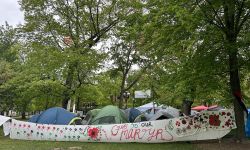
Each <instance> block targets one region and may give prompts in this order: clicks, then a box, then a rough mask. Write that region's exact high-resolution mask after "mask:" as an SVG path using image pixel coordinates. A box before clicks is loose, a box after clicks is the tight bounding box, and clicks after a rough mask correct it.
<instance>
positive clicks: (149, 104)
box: [136, 102, 157, 112]
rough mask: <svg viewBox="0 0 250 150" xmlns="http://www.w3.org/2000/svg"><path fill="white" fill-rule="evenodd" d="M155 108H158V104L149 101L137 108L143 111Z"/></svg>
mask: <svg viewBox="0 0 250 150" xmlns="http://www.w3.org/2000/svg"><path fill="white" fill-rule="evenodd" d="M153 108H155V109H157V104H156V103H155V102H150V103H147V104H145V105H142V106H139V107H137V108H136V109H138V110H139V111H141V112H146V111H148V110H151V109H153Z"/></svg>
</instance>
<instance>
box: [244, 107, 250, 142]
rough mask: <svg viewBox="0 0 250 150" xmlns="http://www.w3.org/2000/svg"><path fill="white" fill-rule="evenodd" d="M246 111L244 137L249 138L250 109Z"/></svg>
mask: <svg viewBox="0 0 250 150" xmlns="http://www.w3.org/2000/svg"><path fill="white" fill-rule="evenodd" d="M247 110H248V116H247V120H246V123H245V124H246V125H245V132H246V136H247V137H250V109H247Z"/></svg>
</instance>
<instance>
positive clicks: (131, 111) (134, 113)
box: [125, 108, 141, 122]
mask: <svg viewBox="0 0 250 150" xmlns="http://www.w3.org/2000/svg"><path fill="white" fill-rule="evenodd" d="M125 115H126V117H127V118H128V120H129V122H134V120H135V118H136V117H138V116H139V115H141V111H140V110H138V109H136V108H128V109H126V110H125Z"/></svg>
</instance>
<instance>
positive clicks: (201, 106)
mask: <svg viewBox="0 0 250 150" xmlns="http://www.w3.org/2000/svg"><path fill="white" fill-rule="evenodd" d="M207 109H208V107H207V106H204V105H200V106H196V107H193V108H192V110H196V111H202V110H207Z"/></svg>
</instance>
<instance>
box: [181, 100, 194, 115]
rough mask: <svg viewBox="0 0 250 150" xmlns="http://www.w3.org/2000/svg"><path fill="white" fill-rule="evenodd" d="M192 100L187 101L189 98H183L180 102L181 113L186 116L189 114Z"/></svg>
mask: <svg viewBox="0 0 250 150" xmlns="http://www.w3.org/2000/svg"><path fill="white" fill-rule="evenodd" d="M192 104H193V102H192V101H189V100H183V102H182V112H183V114H185V115H186V116H189V115H191V106H192Z"/></svg>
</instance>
